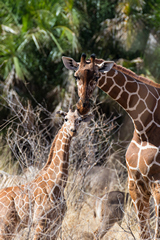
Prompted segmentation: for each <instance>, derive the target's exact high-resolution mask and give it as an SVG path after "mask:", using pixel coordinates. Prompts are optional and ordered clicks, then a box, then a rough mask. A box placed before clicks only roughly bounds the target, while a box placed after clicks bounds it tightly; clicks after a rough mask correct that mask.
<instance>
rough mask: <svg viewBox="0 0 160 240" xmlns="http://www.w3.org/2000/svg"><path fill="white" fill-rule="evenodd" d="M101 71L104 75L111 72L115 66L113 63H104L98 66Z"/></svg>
mask: <svg viewBox="0 0 160 240" xmlns="http://www.w3.org/2000/svg"><path fill="white" fill-rule="evenodd" d="M97 65H98V68H99V71H100V72H102V73H106V72H109V71H110V70H111V68H112V67H113V65H114V62H112V61H103V62H102V63H101V64H97Z"/></svg>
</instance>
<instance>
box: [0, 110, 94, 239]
mask: <svg viewBox="0 0 160 240" xmlns="http://www.w3.org/2000/svg"><path fill="white" fill-rule="evenodd" d="M58 113H59V114H60V115H62V116H63V117H64V119H65V122H64V124H63V125H62V127H61V129H60V130H59V132H58V134H57V135H56V137H55V139H54V141H53V143H52V146H51V149H50V153H49V157H48V160H47V163H46V165H45V166H44V167H43V168H42V169H41V171H40V172H39V173H38V174H37V176H36V177H35V179H34V180H33V181H31V182H30V183H27V184H25V185H21V186H15V187H8V188H4V189H2V190H0V239H3V240H4V239H7V240H9V239H12V238H13V237H14V236H15V234H16V233H17V232H19V231H20V229H22V228H25V227H27V226H31V227H33V229H35V234H34V238H33V239H34V240H36V239H43V238H45V239H46V236H47V234H48V232H49V229H51V230H52V233H50V236H49V239H56V236H57V233H58V232H59V229H60V227H61V222H62V220H63V216H64V213H65V208H66V205H65V200H64V188H65V186H66V182H67V178H68V164H69V148H70V143H71V139H72V137H74V136H75V134H76V132H77V129H78V127H79V125H80V122H82V121H83V122H87V121H90V119H91V118H92V115H91V114H90V115H85V116H83V117H81V116H80V115H79V114H78V112H77V110H76V111H75V112H72V110H71V109H70V110H69V112H68V113H65V112H63V111H59V112H58Z"/></svg>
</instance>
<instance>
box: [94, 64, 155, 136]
mask: <svg viewBox="0 0 160 240" xmlns="http://www.w3.org/2000/svg"><path fill="white" fill-rule="evenodd" d="M98 87H99V88H101V89H102V90H103V91H104V92H106V93H107V94H108V95H109V96H111V97H112V98H113V99H114V100H115V101H117V102H118V103H119V104H120V105H121V106H122V107H123V108H124V109H125V111H126V112H127V113H128V114H129V115H130V117H131V118H132V120H133V123H134V126H135V130H136V131H137V132H138V134H140V135H144V134H145V135H146V132H147V131H149V129H150V127H151V126H152V125H153V123H156V124H157V126H160V118H159V117H158V112H159V110H158V109H159V108H160V103H159V99H160V97H159V96H160V85H159V84H156V83H153V82H152V81H150V80H147V79H146V78H142V77H139V76H137V75H136V74H135V73H133V72H132V71H130V70H127V69H125V68H123V67H121V66H117V65H116V64H114V66H113V68H112V69H111V70H110V71H109V72H107V73H100V78H99V81H98ZM155 118H156V120H155ZM146 138H147V135H146Z"/></svg>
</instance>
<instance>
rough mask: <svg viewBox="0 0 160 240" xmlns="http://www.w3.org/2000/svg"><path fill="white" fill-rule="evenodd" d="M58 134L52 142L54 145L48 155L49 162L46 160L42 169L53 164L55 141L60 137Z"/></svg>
mask: <svg viewBox="0 0 160 240" xmlns="http://www.w3.org/2000/svg"><path fill="white" fill-rule="evenodd" d="M58 134H59V132H58ZM58 134H57V135H56V136H55V138H54V140H53V143H52V146H51V148H50V152H49V156H48V159H47V162H46V164H45V166H44V167H43V169H42V171H43V170H46V169H47V167H48V166H49V165H50V164H51V162H52V158H53V154H54V151H53V150H54V147H55V143H56V141H57V138H58Z"/></svg>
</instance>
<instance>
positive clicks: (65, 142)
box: [43, 125, 72, 184]
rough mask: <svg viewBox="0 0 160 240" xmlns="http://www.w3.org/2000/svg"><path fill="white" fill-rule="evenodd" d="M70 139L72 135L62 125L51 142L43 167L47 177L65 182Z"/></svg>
mask: <svg viewBox="0 0 160 240" xmlns="http://www.w3.org/2000/svg"><path fill="white" fill-rule="evenodd" d="M71 139H72V137H71V136H70V134H69V133H68V132H67V129H66V128H65V127H64V125H63V126H62V128H61V129H60V130H59V132H58V134H57V135H56V137H55V139H54V141H53V143H52V146H51V150H50V153H49V157H48V160H47V163H46V165H45V166H44V168H43V171H45V172H47V174H48V177H49V178H51V179H54V180H55V181H56V182H59V181H60V182H63V184H64V182H65V183H66V180H67V177H68V164H69V148H70V143H71Z"/></svg>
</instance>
